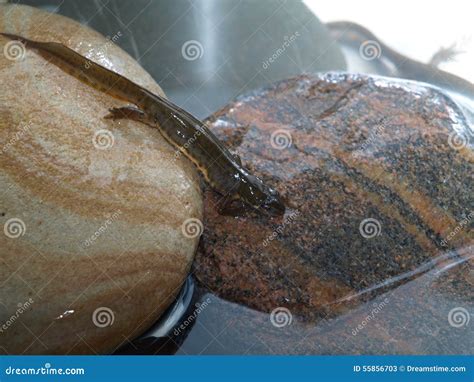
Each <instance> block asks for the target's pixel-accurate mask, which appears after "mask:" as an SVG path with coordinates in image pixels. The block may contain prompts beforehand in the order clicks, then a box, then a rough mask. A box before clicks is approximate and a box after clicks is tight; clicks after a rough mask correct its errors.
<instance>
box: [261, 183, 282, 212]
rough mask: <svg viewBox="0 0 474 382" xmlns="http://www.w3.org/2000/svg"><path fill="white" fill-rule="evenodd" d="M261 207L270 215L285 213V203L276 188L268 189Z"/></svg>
mask: <svg viewBox="0 0 474 382" xmlns="http://www.w3.org/2000/svg"><path fill="white" fill-rule="evenodd" d="M262 207H263V208H264V209H265V210H266V211H267V212H268V213H270V214H271V215H274V216H280V215H283V214H284V213H285V209H286V208H285V204H284V203H283V201H282V200H281V198H280V195H279V194H278V192H277V191H276V190H273V189H270V190H269V192H268V196H267V198H266V199H265V202H264V203H263V204H262Z"/></svg>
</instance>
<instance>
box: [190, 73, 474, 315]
mask: <svg viewBox="0 0 474 382" xmlns="http://www.w3.org/2000/svg"><path fill="white" fill-rule="evenodd" d="M209 123H210V127H211V129H212V130H213V131H214V132H215V133H216V134H217V135H218V136H219V137H220V138H222V139H223V140H224V141H225V142H226V143H227V144H228V145H229V146H231V148H232V149H233V150H234V151H235V152H236V153H238V154H239V155H240V156H241V158H242V159H243V162H244V164H245V165H247V166H248V167H249V168H250V170H252V171H253V172H255V173H256V174H258V175H259V176H261V177H262V178H264V179H265V180H266V181H267V182H268V183H269V184H271V185H272V186H274V187H275V188H276V189H277V190H279V191H280V193H281V194H282V196H283V198H284V199H285V200H286V202H287V207H288V208H287V212H286V214H285V216H284V217H282V218H268V217H265V216H262V215H257V214H249V215H248V216H244V217H238V218H233V217H226V216H221V215H219V214H218V213H217V212H216V210H215V208H214V207H213V206H214V204H215V203H216V200H215V195H214V194H213V193H211V192H208V193H207V194H206V195H205V227H206V228H205V232H204V235H203V238H202V240H201V244H200V248H199V251H198V256H197V259H196V261H195V273H196V276H197V278H198V279H199V280H200V282H201V283H202V284H203V285H204V286H206V287H207V288H208V289H210V290H211V291H213V292H214V293H216V294H217V295H218V296H220V297H222V298H224V299H226V300H230V301H233V302H237V303H240V304H243V305H246V306H249V307H252V308H254V309H257V310H260V311H263V312H271V311H272V310H273V309H275V308H276V307H285V308H288V309H290V311H291V312H292V314H293V316H294V317H295V319H298V320H302V321H307V322H315V321H319V320H321V319H322V318H328V317H334V316H337V315H341V314H343V313H345V312H347V311H348V309H349V308H354V306H355V305H357V304H360V303H361V302H364V301H367V300H369V299H370V298H373V297H374V295H376V294H378V293H380V292H382V291H386V290H387V289H390V288H393V287H395V286H398V285H400V283H403V282H406V281H407V280H409V279H413V278H415V277H418V276H420V275H421V274H423V273H425V272H426V271H427V270H429V269H432V268H433V267H439V268H440V269H441V268H442V267H445V266H447V265H449V264H451V265H452V264H455V263H462V262H464V261H467V260H468V259H469V258H472V254H473V235H472V226H473V219H472V211H473V208H474V200H473V195H472V189H473V178H472V173H473V172H472V169H473V167H472V164H473V158H474V157H473V152H472V138H471V135H470V132H469V127H468V126H467V123H466V121H465V119H464V117H463V115H462V114H461V112H460V110H459V108H458V107H457V106H456V105H455V104H454V103H453V101H451V100H450V99H449V98H448V97H446V96H444V95H443V94H442V93H441V92H440V91H438V90H435V89H432V88H429V87H425V86H424V85H420V84H415V83H410V82H401V81H396V80H392V79H384V78H372V77H366V76H359V75H349V74H343V73H340V74H339V73H329V74H325V75H321V76H316V77H309V76H301V77H296V78H293V79H289V80H285V81H282V82H279V83H277V84H275V85H274V86H271V87H269V88H266V89H263V90H259V91H256V92H254V93H251V94H247V95H245V96H242V97H240V98H239V99H237V100H236V101H235V102H234V103H232V104H230V105H229V106H228V107H226V108H225V109H223V110H222V111H220V112H218V113H217V114H216V115H215V116H214V117H213V118H211V119H210V121H209ZM463 222H464V223H463ZM457 227H459V229H458V228H457ZM453 233H454V234H453ZM471 261H472V260H471ZM465 272H467V271H465ZM466 277H468V276H467V274H466ZM469 277H470V278H472V274H471V275H470V276H469ZM460 282H462V280H461V281H460ZM466 290H468V285H467V284H466ZM355 296H357V297H355Z"/></svg>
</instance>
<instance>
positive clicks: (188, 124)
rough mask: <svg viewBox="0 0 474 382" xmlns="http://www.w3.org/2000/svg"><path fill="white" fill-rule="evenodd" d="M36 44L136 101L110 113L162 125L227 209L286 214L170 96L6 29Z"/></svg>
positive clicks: (71, 69)
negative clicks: (236, 205)
mask: <svg viewBox="0 0 474 382" xmlns="http://www.w3.org/2000/svg"><path fill="white" fill-rule="evenodd" d="M1 35H3V36H6V37H8V38H10V39H13V40H19V41H20V42H22V43H23V44H25V46H27V47H31V48H33V49H35V50H36V51H37V52H38V53H39V54H40V55H41V56H43V57H44V58H46V59H47V60H49V61H50V62H52V63H53V64H55V65H56V66H58V67H59V68H61V69H62V70H64V71H66V72H67V73H69V74H71V75H72V76H74V77H76V78H77V79H79V80H81V81H83V82H85V83H86V84H88V85H90V86H92V87H94V88H95V89H98V90H100V91H102V92H105V93H107V94H109V95H111V96H112V97H114V98H118V99H121V100H123V101H126V102H129V103H132V104H134V105H136V106H137V108H138V109H135V108H131V107H124V108H119V109H112V110H111V114H110V115H109V117H112V118H114V119H116V118H132V119H136V120H139V121H141V122H143V123H146V124H148V125H151V126H153V127H156V128H158V129H159V130H160V132H161V134H162V135H163V137H164V138H165V139H166V140H167V141H168V142H169V143H170V144H172V145H173V146H174V147H176V148H177V149H179V150H180V151H181V152H182V153H183V154H184V155H185V156H186V157H187V158H188V159H189V160H191V161H192V162H193V163H194V164H195V165H196V167H197V168H198V170H199V171H200V172H201V173H202V175H203V176H204V178H205V179H206V181H207V182H208V183H209V184H210V186H211V187H212V188H213V189H214V190H216V191H217V192H218V193H220V194H221V195H223V196H224V198H223V199H224V202H223V205H222V209H226V208H228V207H229V205H230V203H231V202H232V201H235V200H240V201H242V202H244V203H245V204H247V205H249V206H251V207H253V208H255V209H257V210H263V211H265V212H267V213H268V214H271V215H282V214H283V213H284V212H285V206H284V204H283V202H282V200H281V198H280V196H279V194H278V193H277V191H275V190H274V189H272V188H270V187H268V186H267V185H265V184H264V183H263V181H262V180H261V179H259V178H258V177H256V176H254V175H252V174H250V173H249V172H248V170H246V169H245V168H244V167H243V166H242V165H241V162H240V158H239V157H238V156H236V155H234V154H232V153H231V152H230V151H229V150H228V149H227V148H226V147H225V146H224V145H223V144H222V143H221V142H220V141H219V139H218V138H217V137H216V136H215V135H214V134H213V133H212V132H211V131H210V130H209V129H208V128H207V127H206V126H205V124H204V123H202V122H201V121H199V120H198V119H197V118H195V117H194V116H192V115H191V114H190V113H188V112H187V111H185V110H183V109H181V108H180V107H179V106H177V105H175V104H173V103H172V102H170V101H168V100H167V99H165V98H163V97H160V96H158V95H156V94H153V93H151V92H150V91H148V90H146V89H145V88H143V87H141V86H140V85H138V84H136V83H134V82H132V81H130V80H129V79H127V78H125V77H123V76H121V75H119V74H118V73H115V72H113V71H111V70H109V69H106V68H104V67H102V66H100V65H98V64H96V63H94V62H91V61H90V60H88V59H87V58H85V57H83V56H81V55H80V54H79V53H77V52H75V51H74V50H72V49H70V48H68V47H66V46H64V45H62V44H59V43H56V42H37V41H32V40H28V39H25V38H23V37H20V36H16V35H11V34H4V33H1Z"/></svg>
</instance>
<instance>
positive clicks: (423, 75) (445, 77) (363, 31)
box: [326, 21, 474, 99]
mask: <svg viewBox="0 0 474 382" xmlns="http://www.w3.org/2000/svg"><path fill="white" fill-rule="evenodd" d="M326 26H327V28H328V30H329V34H330V36H331V37H332V38H334V40H336V41H337V42H339V43H342V44H344V45H347V46H349V47H350V48H352V49H359V48H360V46H361V45H362V44H363V43H364V42H367V41H370V40H372V41H376V42H377V43H378V44H379V46H380V50H381V52H380V53H381V54H382V58H386V60H388V61H389V64H386V63H385V61H384V60H383V59H382V60H379V63H380V64H381V65H382V66H383V67H384V69H385V70H386V71H387V72H388V74H386V75H389V76H390V77H399V78H406V79H409V80H414V81H422V82H426V83H429V84H433V85H435V86H438V87H440V88H442V89H446V90H450V91H453V92H456V93H458V94H460V95H462V96H465V97H467V98H469V99H472V97H474V85H473V84H472V83H471V82H469V81H467V80H465V79H463V78H461V77H458V76H456V75H454V74H451V73H448V72H445V71H444V70H441V69H438V68H437V67H436V66H435V65H433V64H432V63H431V64H424V63H422V62H419V61H416V60H413V59H411V58H409V57H406V56H404V55H403V54H401V53H398V52H397V51H395V50H394V49H391V48H390V47H389V46H388V45H386V44H384V43H383V42H382V41H380V39H379V38H378V37H377V36H375V35H374V34H373V33H372V32H371V31H369V30H368V29H367V28H364V27H363V26H361V25H359V24H356V23H353V22H350V21H334V22H330V23H326ZM455 53H456V52H455V51H454V50H453V49H446V50H445V51H444V52H443V53H441V56H444V57H445V58H446V57H448V58H449V57H451V56H452V55H453V54H455ZM435 59H436V58H435ZM438 59H439V56H438V58H437V59H436V60H438ZM432 61H433V59H432Z"/></svg>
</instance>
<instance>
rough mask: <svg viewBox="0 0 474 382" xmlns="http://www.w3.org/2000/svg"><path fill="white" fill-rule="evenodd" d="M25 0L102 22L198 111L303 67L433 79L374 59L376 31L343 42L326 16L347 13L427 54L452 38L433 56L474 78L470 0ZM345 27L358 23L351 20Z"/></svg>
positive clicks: (416, 55)
mask: <svg viewBox="0 0 474 382" xmlns="http://www.w3.org/2000/svg"><path fill="white" fill-rule="evenodd" d="M13 2H17V1H13ZM19 3H23V4H28V5H32V6H36V7H39V8H43V9H46V10H48V11H50V12H56V13H60V14H63V15H66V16H68V17H70V18H73V19H75V20H77V21H79V22H80V23H82V24H86V25H89V26H90V27H91V28H93V29H95V30H97V31H99V32H101V33H102V34H104V35H105V36H107V37H108V38H110V39H111V41H112V42H114V43H116V44H118V45H119V46H121V47H122V48H123V49H125V50H126V51H127V52H128V53H129V54H130V55H132V56H133V57H134V58H135V59H136V60H137V61H139V62H140V63H141V65H142V66H143V67H144V68H145V69H146V70H147V71H148V72H150V73H151V74H152V76H153V77H154V78H155V80H156V81H157V82H158V83H159V84H160V85H161V87H162V88H163V89H164V91H165V93H166V94H167V95H168V97H169V98H170V99H171V100H172V101H174V102H175V103H177V104H179V105H180V106H182V107H184V108H185V109H187V110H189V111H190V112H192V113H194V114H195V115H196V116H198V117H200V118H204V117H206V116H208V115H210V114H212V113H213V112H215V111H216V110H218V109H219V108H221V107H222V106H224V105H226V104H227V103H228V102H229V101H230V100H231V99H233V98H235V97H236V96H238V95H239V94H242V93H245V92H247V91H249V90H252V89H256V88H258V87H261V86H264V85H266V84H269V83H271V82H274V81H276V80H278V79H283V78H288V77H290V76H293V75H297V74H300V73H304V72H306V73H311V72H318V71H319V72H320V71H328V70H346V69H348V70H351V71H358V72H366V73H375V74H382V75H392V76H398V77H405V78H410V76H411V77H414V79H417V80H421V81H427V79H426V78H419V77H417V76H418V72H417V73H416V74H414V70H413V68H411V67H408V68H405V69H404V71H403V72H402V71H397V68H396V67H397V65H398V63H397V62H396V61H397V60H396V59H394V57H391V56H390V55H388V51H387V50H385V49H384V46H383V45H382V46H379V45H377V46H376V47H375V49H376V50H377V49H378V50H379V51H376V52H375V53H376V56H375V59H372V58H370V57H369V58H367V57H361V54H360V52H359V48H360V46H361V41H364V40H372V39H370V38H369V37H368V36H365V35H363V36H358V38H359V39H360V41H359V40H357V41H349V44H344V41H343V40H338V39H336V38H335V37H334V36H333V35H331V34H330V33H329V31H328V30H327V28H326V27H325V25H324V23H327V22H332V21H339V20H347V21H352V22H356V23H358V24H360V25H362V26H364V27H365V28H367V29H368V30H369V31H370V32H372V33H373V34H374V35H375V36H376V37H377V38H379V39H380V40H378V39H377V40H376V41H377V42H380V43H382V44H383V43H385V44H387V45H388V46H389V47H391V48H393V49H395V50H396V51H398V52H400V53H401V54H403V55H407V56H408V57H410V58H412V59H415V60H419V61H421V62H423V63H428V62H429V61H430V59H431V58H432V57H433V55H434V54H436V53H437V52H439V51H440V49H443V48H444V49H445V50H444V51H441V54H438V56H437V58H436V60H435V61H437V62H438V66H439V67H440V68H442V69H443V70H446V71H447V72H450V73H453V74H456V75H458V76H460V77H463V78H465V79H467V80H470V81H473V80H474V73H473V72H472V70H470V68H472V66H473V63H474V56H473V54H474V53H473V49H472V46H473V44H472V20H471V19H472V15H471V12H469V9H468V8H469V3H468V2H466V1H459V0H458V1H451V2H449V3H447V2H436V3H430V4H429V5H427V4H426V3H423V2H420V3H417V2H413V1H410V2H409V1H407V0H403V1H398V2H395V3H384V4H381V3H377V2H373V1H368V0H364V1H357V2H351V1H343V0H333V1H316V0H305V1H296V0H200V1H192V0H176V1H167V0H136V1H133V2H132V1H121V0H86V1H81V2H78V1H73V0H27V1H20V2H19ZM344 32H345V33H346V34H347V33H350V32H351V29H350V28H346V27H344ZM348 36H349V35H348ZM346 43H347V41H346ZM368 48H370V46H369V47H368ZM104 50H106V48H104ZM106 53H107V52H104V54H106ZM395 58H396V57H395ZM394 61H395V62H394ZM399 61H400V60H399ZM402 61H403V59H402ZM431 77H433V76H431ZM431 77H428V79H429V78H431ZM434 77H437V76H434ZM412 79H413V78H412Z"/></svg>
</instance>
